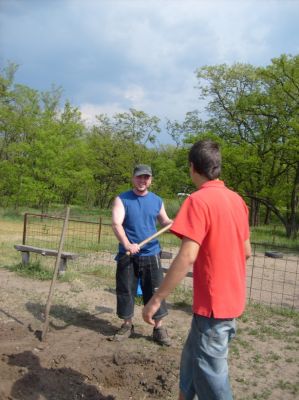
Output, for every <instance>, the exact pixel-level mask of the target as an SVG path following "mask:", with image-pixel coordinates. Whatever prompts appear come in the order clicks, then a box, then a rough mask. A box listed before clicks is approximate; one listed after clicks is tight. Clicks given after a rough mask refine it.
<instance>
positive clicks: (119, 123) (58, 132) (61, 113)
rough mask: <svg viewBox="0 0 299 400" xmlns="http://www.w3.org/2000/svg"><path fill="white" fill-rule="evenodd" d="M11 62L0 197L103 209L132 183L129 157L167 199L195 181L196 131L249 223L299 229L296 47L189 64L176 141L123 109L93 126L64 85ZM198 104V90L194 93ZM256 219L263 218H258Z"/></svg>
mask: <svg viewBox="0 0 299 400" xmlns="http://www.w3.org/2000/svg"><path fill="white" fill-rule="evenodd" d="M16 70H17V66H16V65H15V64H11V63H9V64H8V65H7V66H6V67H5V68H4V69H3V70H1V75H0V93H1V99H0V124H1V128H0V206H3V207H8V206H13V207H15V208H18V207H20V206H28V207H36V208H39V209H40V210H41V211H47V209H48V207H49V206H50V205H51V204H53V203H62V204H77V205H83V206H86V207H88V206H90V207H94V206H96V207H99V208H107V207H110V206H111V202H112V200H113V198H114V197H115V195H117V194H118V193H119V192H120V191H122V190H126V189H127V188H128V187H129V185H130V178H131V173H132V169H133V166H134V165H135V164H137V163H149V164H151V165H152V168H153V171H154V184H153V190H155V191H156V192H157V193H159V194H160V195H161V196H162V197H164V198H175V197H176V198H177V194H178V193H190V191H192V190H194V189H193V187H192V184H191V181H190V178H189V171H188V165H187V152H188V148H189V146H190V145H191V144H192V143H193V142H195V141H196V140H198V139H201V138H207V137H209V138H212V139H214V140H216V141H218V142H219V143H220V144H221V148H222V154H223V173H222V179H224V180H225V182H226V184H227V186H229V187H231V188H232V189H234V190H236V191H238V192H239V193H240V194H241V195H243V196H244V198H245V200H246V201H247V203H248V205H249V207H250V219H251V225H258V224H259V223H266V224H267V223H269V222H270V218H271V216H273V215H275V218H276V219H279V220H280V222H281V223H282V224H283V225H284V227H285V230H286V235H287V236H288V237H295V236H296V234H297V232H298V225H299V222H298V205H299V56H290V55H289V56H287V55H282V56H280V57H279V58H276V59H273V60H272V61H271V64H270V65H268V66H266V67H254V66H252V65H249V64H233V65H231V66H228V65H226V64H223V65H216V66H205V67H202V68H199V69H198V70H197V71H196V77H197V80H198V86H197V88H198V95H199V97H200V98H202V99H204V100H205V104H206V105H207V106H206V109H205V110H201V111H205V113H204V114H205V119H204V120H203V119H202V118H201V117H200V112H199V111H198V110H195V111H190V112H188V113H187V114H186V116H185V119H184V120H183V121H182V122H181V121H180V122H179V121H170V120H168V121H167V127H166V129H167V133H168V134H169V135H170V137H171V138H172V140H173V143H175V145H160V144H159V135H160V134H161V121H160V120H159V118H157V117H156V116H149V115H148V114H146V113H145V112H144V111H140V110H136V109H130V110H128V111H127V112H124V113H118V114H115V115H113V116H112V117H108V116H107V115H105V114H100V115H98V116H97V117H96V123H94V124H93V125H92V126H90V125H88V124H86V123H85V122H84V120H83V118H82V116H81V113H80V110H78V109H77V108H76V107H73V106H72V105H71V104H70V103H69V102H65V104H64V105H61V97H62V96H61V95H62V92H61V89H60V88H55V87H53V88H52V89H51V90H50V91H48V92H39V91H37V90H34V89H32V88H29V87H27V86H25V85H21V84H18V83H16V82H15V72H16ZM194 103H195V107H194V108H196V99H195V101H194ZM261 219H262V220H261Z"/></svg>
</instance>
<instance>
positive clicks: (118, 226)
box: [112, 197, 140, 254]
mask: <svg viewBox="0 0 299 400" xmlns="http://www.w3.org/2000/svg"><path fill="white" fill-rule="evenodd" d="M124 219H125V208H124V205H123V203H122V201H121V199H120V198H119V197H116V198H115V200H114V202H113V206H112V229H113V232H114V234H115V236H116V237H117V239H118V241H119V242H120V243H121V244H122V245H123V246H124V248H125V249H126V250H127V251H129V252H130V253H131V254H136V253H138V252H139V250H140V247H139V246H138V244H137V243H130V241H129V239H128V238H127V235H126V232H125V230H124V228H123V222H124Z"/></svg>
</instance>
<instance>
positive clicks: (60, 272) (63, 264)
mask: <svg viewBox="0 0 299 400" xmlns="http://www.w3.org/2000/svg"><path fill="white" fill-rule="evenodd" d="M66 263H67V259H66V258H64V257H61V259H60V263H59V269H58V275H60V276H61V275H64V274H65V271H66Z"/></svg>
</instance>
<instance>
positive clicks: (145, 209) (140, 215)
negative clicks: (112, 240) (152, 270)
mask: <svg viewBox="0 0 299 400" xmlns="http://www.w3.org/2000/svg"><path fill="white" fill-rule="evenodd" d="M119 198H120V199H121V201H122V203H123V205H124V208H125V218H124V222H123V228H124V230H125V232H126V235H127V237H128V239H129V241H130V242H131V243H140V242H142V241H143V240H144V239H147V238H148V237H149V236H151V235H153V234H154V233H156V232H157V229H156V222H157V217H158V215H159V213H160V210H161V207H162V199H161V198H160V197H159V196H157V195H156V194H154V193H152V192H148V193H147V194H146V195H145V196H138V195H137V194H135V193H134V192H133V190H129V191H128V192H124V193H121V194H120V195H119ZM160 250H161V249H160V244H159V241H158V240H157V239H154V240H152V241H150V242H149V243H147V244H146V245H144V246H143V247H141V249H140V252H139V253H138V254H137V255H136V256H154V255H156V254H158V253H159V252H160ZM125 252H126V250H125V248H124V246H123V245H122V244H121V243H120V244H119V254H124V253H125Z"/></svg>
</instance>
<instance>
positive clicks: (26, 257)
mask: <svg viewBox="0 0 299 400" xmlns="http://www.w3.org/2000/svg"><path fill="white" fill-rule="evenodd" d="M21 255H22V264H23V265H27V264H29V257H30V253H29V251H22V252H21Z"/></svg>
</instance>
